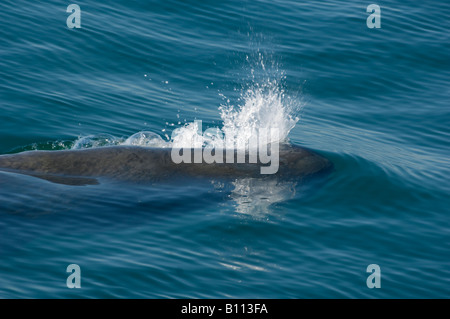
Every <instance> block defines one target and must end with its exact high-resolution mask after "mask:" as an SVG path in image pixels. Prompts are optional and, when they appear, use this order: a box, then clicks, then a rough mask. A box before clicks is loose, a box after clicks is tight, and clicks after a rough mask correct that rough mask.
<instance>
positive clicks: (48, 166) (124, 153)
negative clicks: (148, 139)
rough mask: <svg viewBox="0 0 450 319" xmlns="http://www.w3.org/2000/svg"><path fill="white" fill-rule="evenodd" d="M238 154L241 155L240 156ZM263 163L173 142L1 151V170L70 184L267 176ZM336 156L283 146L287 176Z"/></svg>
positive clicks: (320, 167)
mask: <svg viewBox="0 0 450 319" xmlns="http://www.w3.org/2000/svg"><path fill="white" fill-rule="evenodd" d="M235 158H236V157H235ZM261 166H264V164H261V163H259V162H258V163H254V164H251V163H225V160H224V163H212V164H207V163H205V162H203V163H180V164H175V163H174V162H173V161H172V158H171V149H170V148H149V147H140V146H108V147H99V148H88V149H79V150H62V151H27V152H22V153H17V154H8V155H1V156H0V170H2V171H11V172H14V173H20V174H25V175H30V176H35V177H38V178H42V179H45V180H49V181H52V182H56V183H62V184H69V185H86V184H97V183H98V180H97V179H98V178H110V179H114V180H121V181H130V182H138V183H139V182H152V181H161V180H168V179H174V178H181V177H206V178H240V177H254V178H258V177H260V178H263V177H267V175H261V174H260V167H261ZM331 166H332V165H331V162H330V161H329V160H328V159H326V158H324V157H322V156H320V155H318V154H317V153H315V152H313V151H311V150H308V149H305V148H302V147H299V146H294V145H290V144H281V145H280V148H279V169H278V172H277V173H275V174H273V175H274V176H276V177H281V178H295V179H298V178H302V177H305V176H308V175H312V174H316V173H319V172H322V171H324V170H326V169H329V168H330V167H331Z"/></svg>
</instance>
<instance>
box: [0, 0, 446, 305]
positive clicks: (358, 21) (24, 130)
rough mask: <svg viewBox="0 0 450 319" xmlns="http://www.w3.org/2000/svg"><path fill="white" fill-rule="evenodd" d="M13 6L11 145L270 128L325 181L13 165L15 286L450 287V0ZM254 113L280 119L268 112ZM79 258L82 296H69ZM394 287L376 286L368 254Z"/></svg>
mask: <svg viewBox="0 0 450 319" xmlns="http://www.w3.org/2000/svg"><path fill="white" fill-rule="evenodd" d="M74 3H76V4H78V5H79V6H80V8H81V28H74V29H69V28H68V27H67V25H66V19H67V17H68V16H69V14H70V13H67V12H66V8H67V6H68V5H69V4H70V2H63V1H22V0H17V1H9V0H3V1H1V2H0V21H1V24H2V27H1V28H0V44H1V45H0V124H1V125H0V154H8V153H19V152H23V151H30V150H54V151H58V150H64V149H74V148H75V149H77V148H90V147H105V146H109V145H117V144H135V145H141V146H142V147H149V146H155V145H159V146H161V145H163V146H164V145H165V146H167V145H170V142H171V138H172V134H173V132H178V133H179V135H178V136H181V137H183V136H187V135H183V134H189V131H191V132H192V128H193V126H192V125H193V123H194V121H195V120H202V123H203V129H206V128H207V127H211V128H215V127H217V128H221V129H222V130H226V129H228V130H232V131H233V132H235V133H236V134H237V135H239V134H243V133H245V132H248V129H251V128H255V127H257V126H261V125H265V124H267V123H272V124H275V125H279V126H280V127H282V128H283V129H284V131H283V132H284V136H283V137H284V138H285V140H286V141H287V142H289V143H291V144H295V145H299V146H303V147H307V148H309V149H312V150H314V151H315V152H317V153H319V154H321V155H322V156H324V157H326V158H328V159H329V160H330V161H331V162H332V163H333V166H334V168H333V170H332V171H331V172H330V173H329V174H327V175H326V176H322V177H320V178H319V177H316V178H314V177H313V178H310V179H308V180H298V181H295V180H294V181H293V180H283V179H280V180H274V181H272V182H267V181H266V180H261V179H258V178H256V179H251V178H245V177H242V178H239V177H238V178H234V179H232V180H225V181H223V180H219V179H214V178H200V179H195V180H192V181H186V180H179V181H177V180H174V181H171V182H167V183H166V182H152V183H146V184H142V183H141V184H133V183H125V182H120V181H110V180H103V181H102V182H101V183H100V184H98V185H87V186H74V185H72V186H71V185H63V184H57V183H52V182H50V181H46V180H42V179H38V178H36V177H31V176H26V175H22V174H17V173H13V172H7V171H1V170H0V297H1V298H436V297H437V298H449V297H450V279H449V278H450V245H449V244H450V237H449V232H450V218H449V213H450V209H449V207H450V196H449V194H450V182H449V176H450V160H449V156H450V143H449V139H450V131H449V127H450V107H449V99H450V36H449V34H450V33H449V28H450V24H449V21H450V5H449V4H448V3H446V2H442V1H435V0H432V1H426V2H421V3H417V2H414V1H378V2H376V4H378V5H379V6H380V7H381V28H373V29H370V28H368V27H367V24H366V19H367V17H368V16H369V14H370V13H367V12H366V8H367V6H368V5H369V4H370V2H361V1H326V2H316V1H301V2H300V1H293V0H292V1H290V0H286V1H284V0H277V1H237V0H231V1H190V0H188V1H172V0H170V1H144V0H135V1H130V0H128V1H124V0H121V1H113V2H108V3H107V4H106V3H100V2H99V1H90V0H89V1H88V0H83V1H76V2H74ZM249 114H250V115H252V116H256V117H257V118H259V119H265V120H264V121H262V120H261V121H256V122H255V121H253V122H252V120H251V119H249V118H254V117H252V116H247V115H249ZM69 264H77V265H79V266H80V269H81V288H79V289H76V288H75V289H69V288H68V287H67V285H66V280H67V277H68V276H69V275H70V273H68V272H66V268H67V266H68V265H69ZM371 264H376V265H379V267H380V271H381V275H380V282H381V287H380V288H372V289H370V288H368V286H367V284H366V280H367V278H368V276H369V275H370V273H368V272H367V267H368V265H371Z"/></svg>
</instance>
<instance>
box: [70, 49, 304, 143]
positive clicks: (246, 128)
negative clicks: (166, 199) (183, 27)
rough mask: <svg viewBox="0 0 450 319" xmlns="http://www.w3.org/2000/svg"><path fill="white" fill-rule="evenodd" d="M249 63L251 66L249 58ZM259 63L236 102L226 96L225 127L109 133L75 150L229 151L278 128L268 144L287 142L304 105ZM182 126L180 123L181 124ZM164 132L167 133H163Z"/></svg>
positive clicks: (274, 72)
mask: <svg viewBox="0 0 450 319" xmlns="http://www.w3.org/2000/svg"><path fill="white" fill-rule="evenodd" d="M246 60H247V62H249V63H250V61H249V58H248V56H247V59H246ZM256 61H257V62H256V63H254V65H253V67H252V68H251V70H250V78H248V79H247V83H249V84H247V85H245V86H242V87H241V89H240V94H239V97H238V99H237V101H236V102H235V103H234V104H233V103H231V102H230V99H228V98H227V97H225V96H224V95H223V94H221V96H222V97H223V99H224V101H225V103H223V104H221V105H220V106H219V108H218V110H219V112H220V117H221V120H222V127H215V128H209V129H208V130H207V131H205V132H202V128H201V126H199V123H198V122H197V121H194V122H190V123H185V124H184V125H183V126H181V127H178V128H176V129H174V130H173V132H172V136H171V137H169V136H168V135H167V134H165V136H164V138H163V137H162V136H161V135H159V134H156V133H154V132H149V131H142V132H138V133H136V134H133V135H132V136H130V137H128V138H117V137H114V136H111V135H108V134H100V135H89V136H85V137H80V138H79V139H78V140H77V141H75V142H74V144H73V146H72V147H71V148H72V149H81V148H90V147H101V146H112V145H136V146H142V147H160V148H169V147H172V146H173V145H177V146H178V147H183V148H201V147H215V148H222V147H224V146H225V148H227V147H228V146H229V144H227V143H226V140H232V141H234V142H235V144H234V147H237V148H239V146H244V147H246V146H247V144H246V143H245V142H246V141H250V140H254V138H255V137H257V136H259V133H260V132H261V131H264V132H270V131H271V130H272V129H276V130H277V132H278V134H277V135H276V136H270V138H269V139H268V140H267V141H266V142H267V144H269V143H274V142H285V141H287V139H288V135H289V132H290V131H291V130H292V129H293V128H294V127H295V125H296V124H297V122H298V121H299V116H298V114H299V113H300V111H301V109H302V106H303V105H302V103H301V101H300V99H298V98H297V96H296V95H294V96H292V95H288V94H287V93H286V92H285V87H286V85H285V79H286V77H285V75H284V73H283V72H282V71H279V68H278V65H277V64H275V63H272V64H271V67H270V68H267V67H266V63H265V62H264V59H263V55H262V54H260V53H259V54H258V55H257V57H256ZM179 124H180V122H179ZM163 132H165V130H163Z"/></svg>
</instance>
